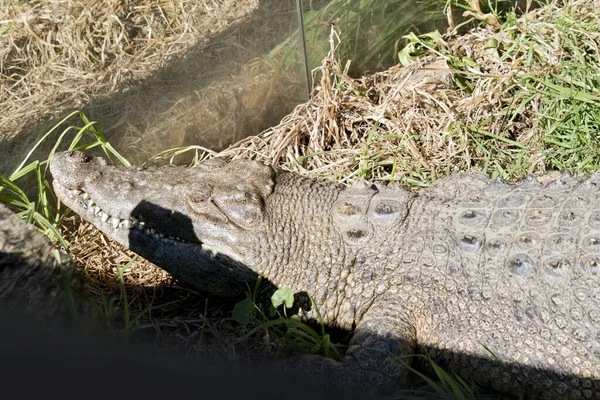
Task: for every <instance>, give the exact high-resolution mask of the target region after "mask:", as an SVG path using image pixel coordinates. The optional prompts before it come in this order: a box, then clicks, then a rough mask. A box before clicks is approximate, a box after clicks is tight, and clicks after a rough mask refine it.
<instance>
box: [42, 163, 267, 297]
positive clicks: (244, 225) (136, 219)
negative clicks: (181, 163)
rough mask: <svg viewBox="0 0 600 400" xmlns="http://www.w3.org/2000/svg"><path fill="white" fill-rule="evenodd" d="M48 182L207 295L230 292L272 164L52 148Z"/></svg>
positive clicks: (239, 278) (242, 272)
mask: <svg viewBox="0 0 600 400" xmlns="http://www.w3.org/2000/svg"><path fill="white" fill-rule="evenodd" d="M50 171H51V173H52V175H53V178H54V180H53V186H54V189H55V192H56V194H57V196H58V197H59V198H60V199H61V200H62V201H63V203H64V204H65V205H67V206H68V207H69V208H71V209H72V210H73V211H75V212H76V213H78V214H80V215H81V216H83V217H84V218H85V219H86V220H88V221H90V222H91V223H93V224H94V225H95V226H96V227H98V228H99V229H100V230H102V231H103V232H105V233H106V234H107V235H108V236H109V237H110V238H112V239H114V240H116V241H118V242H119V243H121V244H123V245H125V246H126V247H129V248H130V249H131V250H133V251H134V252H136V253H138V254H140V255H142V256H143V257H145V258H146V259H148V260H150V261H151V262H153V263H155V264H157V265H159V266H161V267H162V268H164V269H166V270H167V271H169V272H171V273H172V274H174V275H175V276H178V277H180V278H181V279H183V280H185V281H188V282H193V284H194V286H195V287H196V288H198V289H199V290H201V291H204V292H206V293H210V294H216V295H222V296H229V295H237V294H239V293H240V292H242V291H243V290H245V289H246V288H247V286H246V282H249V281H252V280H253V279H255V278H256V274H255V273H254V272H253V271H251V270H250V269H249V268H247V267H246V265H247V260H246V259H245V255H246V254H247V252H248V249H249V248H251V247H252V245H253V240H254V235H253V229H254V228H256V227H258V226H259V225H260V224H261V223H262V220H263V214H264V206H265V198H266V197H267V196H269V195H270V194H271V192H272V191H273V185H274V177H275V171H274V170H273V168H271V167H269V166H265V165H263V164H260V163H257V162H252V161H247V160H239V161H233V162H230V163H225V162H224V161H223V160H221V159H212V160H209V161H208V162H205V163H203V164H201V165H200V166H199V167H197V168H188V169H183V168H176V167H157V168H147V169H146V168H140V167H131V168H124V167H117V166H113V165H109V164H108V163H107V162H106V160H104V159H103V158H98V157H93V156H89V155H87V154H84V153H81V152H63V153H57V154H55V155H54V157H53V158H52V161H51V163H50Z"/></svg>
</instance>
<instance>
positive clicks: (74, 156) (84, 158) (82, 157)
mask: <svg viewBox="0 0 600 400" xmlns="http://www.w3.org/2000/svg"><path fill="white" fill-rule="evenodd" d="M67 155H68V156H69V158H70V159H71V160H73V161H74V162H76V163H78V164H85V163H88V162H90V161H92V157H91V156H88V155H87V154H85V153H82V152H81V151H70V152H68V153H67Z"/></svg>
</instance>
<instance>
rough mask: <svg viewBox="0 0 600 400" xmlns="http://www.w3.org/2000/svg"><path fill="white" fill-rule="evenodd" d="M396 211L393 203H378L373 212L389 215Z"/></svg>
mask: <svg viewBox="0 0 600 400" xmlns="http://www.w3.org/2000/svg"><path fill="white" fill-rule="evenodd" d="M396 211H397V209H396V207H394V205H393V204H387V203H379V204H378V205H377V207H375V212H376V213H377V214H383V215H389V214H393V213H395V212H396Z"/></svg>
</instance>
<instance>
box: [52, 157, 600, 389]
mask: <svg viewBox="0 0 600 400" xmlns="http://www.w3.org/2000/svg"><path fill="white" fill-rule="evenodd" d="M50 169H51V172H52V175H53V176H54V188H55V191H56V193H57V195H58V196H59V198H60V199H61V200H62V201H63V202H64V203H65V204H66V205H67V206H69V207H70V208H71V209H73V210H74V211H75V212H77V213H79V214H81V215H82V216H83V217H84V218H85V219H87V220H89V221H91V222H92V223H94V224H95V225H96V226H97V227H98V228H100V229H101V230H102V231H104V232H105V233H106V234H107V235H108V236H109V237H111V238H113V239H115V240H117V241H118V242H120V243H122V244H124V245H126V246H129V247H130V248H132V249H133V250H134V251H136V252H138V253H140V254H141V255H142V256H144V257H146V258H148V259H149V260H151V261H153V262H155V263H156V264H157V265H159V266H161V267H162V268H164V269H166V270H167V271H170V272H171V273H173V274H174V275H176V276H179V277H180V278H181V279H183V280H186V281H187V282H189V283H190V284H192V285H195V286H196V287H197V288H198V289H199V290H203V291H207V292H213V293H216V294H220V295H223V294H234V293H236V292H238V291H239V290H241V289H240V288H241V287H243V286H244V285H242V284H240V283H241V282H245V281H247V280H248V279H253V277H255V276H256V275H260V276H262V277H264V278H266V279H268V280H269V281H270V282H272V283H273V284H275V285H276V286H279V287H290V288H292V289H293V290H295V291H297V292H301V291H306V292H308V293H309V294H311V295H312V296H313V299H314V301H315V304H316V306H317V307H318V309H319V311H320V314H321V315H322V318H323V321H324V322H325V323H326V324H328V325H330V326H335V327H341V328H344V329H348V330H354V332H355V333H354V336H353V338H352V341H351V343H350V347H349V350H348V352H347V354H346V355H345V357H344V360H343V362H342V363H338V362H335V361H332V360H328V359H323V358H320V357H316V356H312V357H311V356H308V357H307V356H304V357H299V358H298V359H297V360H295V362H294V363H292V362H290V364H294V365H306V366H308V367H307V371H308V372H307V375H308V376H309V377H310V378H316V379H319V378H320V377H321V379H325V380H327V382H339V383H340V384H341V385H343V386H346V387H355V388H357V389H358V390H371V389H373V390H375V391H378V392H380V393H383V392H389V391H391V390H393V389H394V388H396V387H401V386H402V385H404V384H405V382H406V378H407V365H409V364H410V363H411V362H412V361H414V360H416V359H418V357H403V358H402V357H401V360H400V359H399V358H398V357H395V356H404V355H414V354H425V355H426V356H428V357H431V358H432V359H433V360H434V361H435V362H437V363H438V364H441V365H443V366H445V367H446V368H448V369H449V370H452V371H455V372H457V373H458V374H459V375H460V376H461V377H464V378H467V379H470V380H472V381H474V382H476V383H478V384H480V385H483V386H491V387H493V388H495V389H497V390H501V391H507V392H513V393H523V392H524V393H526V394H527V395H528V396H531V397H540V398H556V399H558V398H600V175H599V174H596V175H593V176H571V175H569V174H563V175H561V176H560V177H559V178H557V179H551V180H544V181H543V182H540V181H538V180H537V179H534V178H531V177H529V178H526V179H524V180H523V181H522V182H521V183H519V184H515V185H511V184H506V183H504V182H502V181H500V180H498V179H496V180H491V179H489V178H488V177H487V176H486V175H483V174H478V173H468V174H467V173H465V174H458V175H454V176H451V177H449V178H446V179H442V180H439V181H438V182H437V183H436V184H435V185H434V186H432V187H430V188H428V189H425V190H421V191H419V192H418V193H410V192H407V191H405V190H403V189H401V188H400V187H397V186H394V185H388V186H387V187H382V186H380V185H377V184H375V185H368V184H366V183H364V182H359V183H357V184H355V185H353V186H351V187H347V188H344V187H343V186H341V185H339V184H336V183H333V182H325V181H317V180H313V179H309V178H306V177H302V176H300V175H297V174H294V173H290V172H286V171H283V170H281V169H279V168H276V167H272V166H265V165H263V164H261V163H259V162H255V161H248V160H236V161H231V162H229V163H228V162H225V161H223V160H220V159H212V160H209V161H207V162H205V163H203V164H201V165H200V166H198V167H197V168H192V169H183V168H175V167H158V168H148V169H143V168H130V169H127V168H123V167H116V166H112V165H109V164H108V163H107V162H106V161H105V160H104V159H102V158H95V157H92V156H89V155H86V154H83V153H79V152H65V153H58V154H56V155H55V156H54V158H53V159H52V162H51V165H50ZM301 313H302V316H303V317H306V318H315V315H316V314H315V310H314V309H313V310H301ZM394 357H395V358H394ZM306 363H308V364H306Z"/></svg>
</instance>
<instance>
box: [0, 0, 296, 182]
mask: <svg viewBox="0 0 600 400" xmlns="http://www.w3.org/2000/svg"><path fill="white" fill-rule="evenodd" d="M29 3H31V2H16V1H14V2H10V4H8V3H7V4H8V5H7V6H6V7H5V8H4V9H3V10H0V13H1V12H4V14H3V18H4V19H5V21H0V32H3V34H2V41H3V42H4V43H7V44H9V45H8V46H7V47H6V48H5V49H7V50H9V51H5V52H0V57H1V58H0V87H6V88H10V91H7V92H4V93H0V147H1V148H2V149H1V151H2V154H3V156H4V155H9V154H10V157H8V156H7V157H4V158H3V161H2V162H1V163H0V164H1V165H0V172H4V173H7V172H8V171H10V172H12V168H13V167H15V166H16V165H17V164H18V162H19V161H20V159H21V158H22V157H23V155H24V154H26V153H27V151H28V150H29V148H31V147H32V146H33V144H34V143H35V142H36V141H37V140H38V138H40V137H41V135H43V134H44V133H45V132H47V131H48V130H49V129H50V128H51V127H52V126H54V125H55V124H56V123H57V122H59V121H60V120H61V118H63V117H64V116H66V115H68V114H69V113H70V112H72V111H73V110H77V109H80V110H82V111H83V113H84V114H85V115H87V116H88V118H90V119H91V120H94V121H98V122H99V123H100V125H101V127H102V129H103V131H104V133H105V135H106V137H107V139H108V140H109V141H110V142H111V143H113V145H114V146H115V147H116V148H117V149H118V150H119V151H122V152H123V153H124V154H125V155H126V156H127V157H129V158H130V159H131V161H134V162H137V161H140V160H143V159H145V158H147V157H148V156H150V155H152V154H155V153H157V152H159V151H162V150H165V149H167V148H170V147H177V146H185V145H200V146H204V147H207V148H210V149H212V150H219V149H222V148H224V147H226V146H228V145H229V144H231V143H233V142H235V141H237V140H239V139H241V138H243V137H245V136H248V135H252V134H257V133H259V132H260V131H261V130H263V129H266V128H267V127H269V126H271V125H273V124H276V123H278V122H279V120H280V119H281V118H282V117H283V116H284V115H286V114H287V113H289V112H290V111H291V110H292V109H293V108H294V106H295V105H296V104H298V103H302V102H304V101H306V99H307V95H306V82H305V69H304V65H303V64H302V63H298V62H295V61H294V60H293V58H294V57H295V55H296V54H299V51H298V50H297V48H298V47H299V45H300V41H299V40H298V39H297V37H298V27H299V23H298V10H297V3H296V0H236V1H221V0H172V1H157V0H144V1H142V0H128V1H125V0H115V1H111V2H96V1H89V0H84V1H82V2H80V3H77V4H76V5H71V2H62V1H57V0H48V1H45V2H41V3H40V2H33V3H31V4H29ZM6 21H8V22H6ZM23 21H25V22H26V23H25V22H23ZM292 37H293V38H295V40H290V38H292ZM0 47H1V46H0ZM38 48H39V49H40V51H38V50H37V49H38ZM0 92H2V91H0ZM73 124H77V125H79V126H82V125H83V123H82V122H81V121H80V120H78V119H72V120H71V121H69V122H68V123H66V124H64V126H63V127H61V128H60V129H58V130H57V134H58V133H60V132H62V131H63V129H64V128H66V127H67V126H69V125H73ZM7 138H11V140H8V141H7V140H6V139H7ZM52 142H53V139H52V138H50V140H48V145H46V146H44V148H42V149H41V150H40V152H39V156H42V157H43V156H44V155H45V154H47V152H48V150H49V149H50V147H51V146H52V144H53V143H52Z"/></svg>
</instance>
